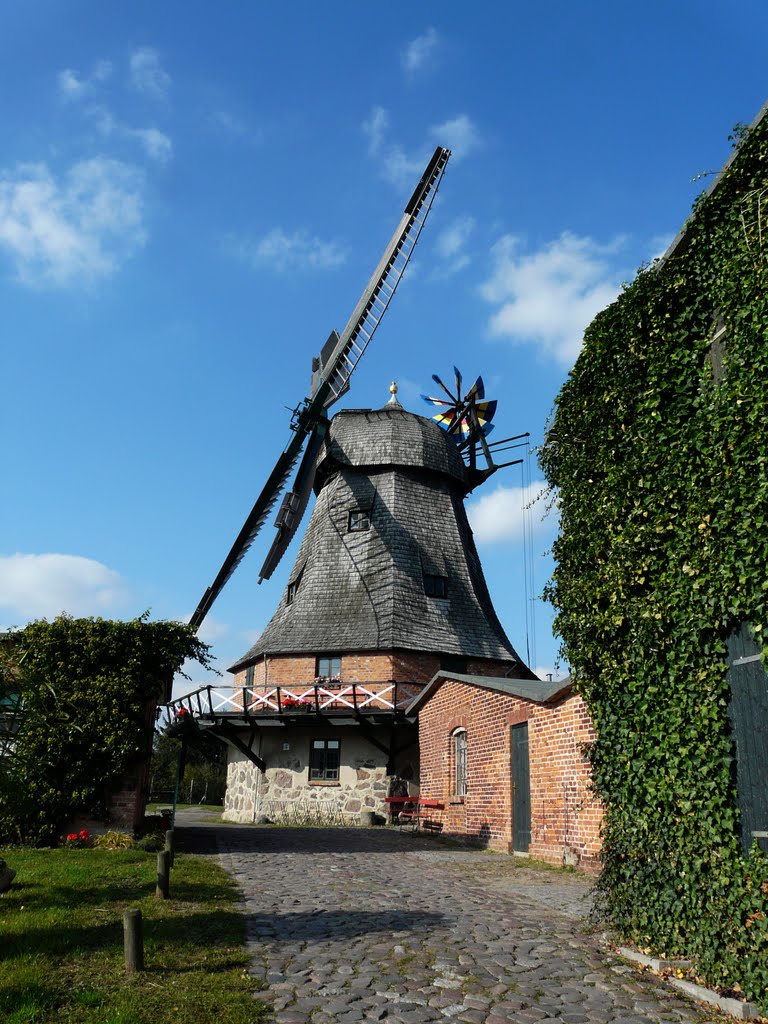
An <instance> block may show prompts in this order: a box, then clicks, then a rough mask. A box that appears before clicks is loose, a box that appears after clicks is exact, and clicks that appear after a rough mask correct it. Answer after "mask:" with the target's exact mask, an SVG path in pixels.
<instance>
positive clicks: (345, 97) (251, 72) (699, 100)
mask: <svg viewBox="0 0 768 1024" xmlns="http://www.w3.org/2000/svg"><path fill="white" fill-rule="evenodd" d="M2 9H3V31H2V33H1V34H0V80H1V81H2V89H0V109H1V110H2V123H3V141H2V144H0V317H2V328H3V329H2V383H3V387H2V402H1V403H0V408H1V409H2V413H1V414H0V415H1V417H2V419H1V420H0V423H1V425H2V436H3V439H4V452H3V473H2V481H3V496H2V502H1V503H0V627H2V626H9V625H20V624H22V623H23V622H25V621H28V620H29V619H31V618H38V617H41V616H47V617H51V616H53V615H55V614H57V613H58V612H60V611H62V610H66V611H68V612H70V613H71V614H74V615H91V614H92V615H104V616H107V617H132V616H134V615H137V614H140V613H141V612H143V611H144V610H145V609H150V610H151V615H152V617H155V618H184V617H186V616H188V615H189V614H190V613H191V612H192V610H193V609H194V607H195V606H196V604H197V602H198V600H199V598H200V597H201V595H202V593H203V591H204V589H205V587H206V586H207V585H208V584H209V583H210V582H211V580H212V579H213V576H214V575H215V573H216V571H217V569H218V567H219V565H220V564H221V561H222V560H223V558H224V555H225V554H226V552H227V551H228V549H229V546H230V544H231V542H232V540H233V539H234V536H235V535H236V533H237V531H238V530H239V528H240V526H241V524H242V521H243V520H244V518H245V516H246V514H247V512H248V511H249V510H250V507H251V505H252V503H253V500H254V498H255V496H256V494H257V493H258V492H259V490H260V489H261V486H262V483H263V480H264V479H265V477H266V474H267V473H268V472H269V470H270V469H271V467H272V465H273V464H274V461H275V460H276V458H277V456H278V455H279V453H280V451H281V450H282V448H283V446H284V445H285V443H286V442H287V440H288V437H289V430H288V423H289V419H290V414H289V412H288V411H287V410H288V409H289V408H292V407H294V406H295V405H296V404H297V403H298V402H299V401H300V400H301V399H302V398H303V397H304V395H305V394H306V393H307V390H308V385H309V374H310V362H311V357H312V356H313V355H314V354H316V353H317V352H318V351H319V349H320V347H321V345H322V344H323V342H324V341H325V339H326V338H327V336H328V334H329V332H330V330H331V329H332V328H334V327H335V328H337V329H341V328H342V327H343V326H344V324H345V323H346V320H347V318H348V316H349V314H350V312H351V311H352V309H353V307H354V305H355V303H356V301H357V298H358V297H359V294H360V292H361V290H362V287H363V286H364V284H365V282H366V281H367V279H368V276H369V275H370V273H371V271H372V269H373V267H374V266H375V264H376V262H377V260H378V258H379V256H380V254H381V251H382V249H383V248H384V245H385V244H386V242H387V241H388V239H389V237H390V234H391V232H392V230H393V229H394V226H395V224H396V223H397V221H398V219H399V216H400V213H401V211H402V208H403V205H404V203H405V201H406V200H407V198H408V197H409V195H410V193H411V191H412V189H413V187H414V185H415V183H416V181H417V180H418V177H419V175H420V173H421V171H422V169H423V167H424V165H425V164H426V161H427V159H428V157H429V155H430V154H431V152H432V150H433V149H434V147H435V145H436V144H441V145H444V146H447V147H449V148H451V149H452V151H453V156H452V159H451V161H450V163H449V166H448V170H447V172H446V176H445V179H444V182H443V185H442V187H441V189H440V193H439V196H438V199H437V201H436V204H435V206H434V208H433V211H432V214H431V217H430V221H429V223H428V224H427V227H426V229H425V231H424V234H423V235H422V240H421V241H420V243H419V246H418V248H417V250H416V253H415V256H414V259H413V261H412V264H411V266H410V268H409V270H408V272H407V274H406V277H405V278H404V280H403V283H402V285H401V287H400V289H399V290H398V294H397V296H396V298H395V300H394V302H393V304H392V306H391V307H390V310H389V312H388V314H387V316H386V318H385V320H384V321H383V323H382V326H381V327H380V329H379V331H378V333H377V335H376V337H375V339H374V341H373V342H372V344H371V347H370V349H369V351H368V352H367V353H366V355H365V357H364V359H363V361H362V362H361V364H360V367H359V369H358V370H357V372H356V374H355V376H354V378H353V383H352V391H351V393H350V394H349V395H348V396H347V397H346V398H345V399H344V400H343V404H344V405H346V406H347V407H365V406H379V405H382V404H383V403H384V402H385V401H386V399H387V398H388V390H387V389H388V386H389V382H390V380H392V379H393V378H394V379H396V380H397V381H398V384H399V386H400V392H399V396H398V397H399V398H400V400H401V402H402V404H403V405H405V406H406V407H407V408H410V409H412V410H413V411H415V412H426V411H427V407H426V406H423V405H422V403H421V402H420V400H419V398H418V395H419V393H420V392H422V391H428V390H432V389H433V386H432V383H431V374H432V373H438V374H440V375H441V376H450V374H451V367H452V366H453V365H454V364H456V365H457V366H459V367H460V368H461V370H462V371H463V373H464V376H465V379H466V378H471V379H474V376H476V375H477V374H482V375H483V376H484V378H485V381H486V390H487V393H488V396H489V397H492V398H497V399H498V401H499V410H498V413H497V417H496V422H497V424H498V426H497V431H498V434H497V436H505V435H506V434H516V433H520V432H522V431H525V430H528V431H530V432H531V435H532V444H534V445H535V444H537V443H539V442H540V441H541V438H542V435H543V431H544V428H545V423H546V420H547V417H548V415H549V413H550V411H551V408H552V403H553V400H554V398H555V395H556V394H557V391H558V388H559V386H560V385H561V383H562V381H563V380H564V378H565V376H566V374H567V372H568V370H569V368H570V366H571V365H572V363H573V360H574V358H575V356H576V354H577V353H578V349H579V340H580V335H581V331H582V329H583V327H584V326H585V324H586V323H588V322H589V320H590V319H591V317H592V316H593V315H594V314H595V313H596V312H597V311H598V310H599V309H600V308H602V307H603V306H604V305H605V304H607V303H608V302H609V301H611V299H612V298H613V297H614V296H615V295H616V293H617V291H618V289H619V287H620V285H621V282H622V281H625V280H628V279H630V278H631V277H632V276H633V275H634V273H635V270H636V268H637V267H638V266H639V265H640V264H641V263H644V262H646V261H648V260H650V259H652V258H653V257H654V256H655V255H658V254H659V253H660V252H661V251H663V249H664V248H665V246H666V244H667V243H668V242H669V240H670V239H671V238H672V236H673V235H674V234H675V233H676V231H677V230H678V228H679V227H680V226H681V224H682V222H683V221H684V220H685V218H686V216H687V214H688V211H689V210H690V206H691V203H692V201H693V199H694V198H695V196H696V195H697V194H698V192H700V191H701V190H702V189H703V188H704V187H706V185H707V183H708V181H709V180H710V179H708V178H707V177H704V178H698V180H692V179H694V178H697V176H699V175H702V174H705V175H706V174H708V173H709V172H713V171H716V170H717V169H718V168H719V167H720V166H721V165H722V163H723V162H724V161H725V159H726V158H727V156H728V153H729V151H730V143H729V142H728V135H729V134H730V132H731V130H732V128H733V126H734V125H735V124H736V123H737V122H744V121H747V122H748V121H750V120H751V119H752V118H753V117H754V115H755V114H756V112H757V110H758V109H759V107H760V106H761V104H762V103H763V101H764V100H765V98H766V85H765V74H764V68H765V53H764V40H765V38H766V31H767V30H768V8H766V6H765V4H764V3H762V2H761V3H757V2H755V3H751V2H738V0H737V2H734V3H732V4H730V5H727V6H726V5H724V4H721V3H713V2H708V0H700V2H696V3H693V2H687V0H676V2H669V0H666V2H659V0H649V2H648V3H646V4H644V5H642V6H641V7H638V6H637V5H629V4H617V3H616V2H615V0H613V2H612V3H607V2H602V0H598V2H593V3H587V4H586V5H585V4H582V5H578V6H577V5H573V4H570V3H565V2H560V0H551V2H550V3H548V4H541V5H538V6H535V5H530V4H526V5H523V4H513V3H509V2H508V3H489V2H488V3H486V2H477V3H475V4H473V5H471V6H470V5H468V4H464V3H458V2H452V3H448V4H445V3H441V4H434V3H429V2H427V3H422V4H419V5H418V6H416V5H412V4H406V3H401V2H399V0H395V2H392V3H390V4H388V5H386V8H374V7H370V8H366V7H365V6H364V5H352V4H350V3H329V4H324V5H318V4H309V3H302V2H299V3H295V4H293V5H291V7H290V9H289V8H288V7H287V6H285V5H280V4H276V3H271V2H264V3H260V4H252V3H244V2H232V3H229V4H226V5H224V4H220V5H215V6H214V5H211V4H207V3H201V2H189V0H187V2H185V3H180V2H176V0H168V2H166V3H163V4H156V3H152V4H149V3H141V2H138V3H133V4H130V5H128V4H117V3H98V4H97V3H91V2H68V3H60V2H46V3H44V2H37V0H27V2H26V3H25V4H23V5H22V4H12V3H8V2H6V3H3V4H2ZM532 476H533V480H534V493H537V487H536V481H537V480H540V474H539V473H538V471H537V470H536V468H535V465H534V467H533V472H532ZM522 483H523V480H522V476H521V473H520V471H519V470H518V469H517V468H511V469H505V470H502V471H500V472H499V473H498V474H497V475H496V476H495V477H493V479H492V480H490V481H489V482H488V483H487V484H486V485H485V486H484V487H483V488H481V489H480V490H479V491H478V492H477V494H476V495H475V496H474V497H473V498H472V499H471V501H470V503H469V508H470V516H471V519H472V522H473V526H474V529H475V532H476V536H477V539H478V546H479V549H480V554H481V557H482V559H483V562H484V566H485V569H486V575H487V577H488V582H489V586H490V588H491V592H492V595H493V598H494V601H495V603H496V606H497V610H498V612H499V615H500V617H501V619H502V621H503V622H504V624H505V626H506V628H507V631H508V633H509V635H510V637H511V639H512V641H513V643H514V644H515V646H516V647H517V648H518V650H519V651H520V652H521V653H523V654H524V655H525V654H526V652H528V653H529V654H530V659H531V662H532V664H533V665H534V666H536V667H538V668H540V669H541V670H542V671H550V670H552V669H553V668H554V667H555V664H556V659H557V640H556V639H555V638H553V637H552V634H551V623H550V620H551V615H550V613H549V611H548V609H547V608H546V606H544V605H543V604H542V603H541V602H540V601H536V602H534V604H535V607H536V614H535V637H534V635H533V633H532V631H531V629H530V628H529V629H528V631H527V635H526V625H525V600H524V588H523V547H522V544H521V540H520V524H521V514H520V508H521V504H522V500H521V499H522ZM533 522H534V527H535V532H534V555H535V557H534V564H535V588H536V591H540V590H541V588H542V587H543V585H544V583H545V581H546V578H547V575H548V573H549V572H550V569H551V566H550V563H549V560H548V557H547V554H546V552H547V550H548V548H549V546H550V544H551V542H552V538H553V535H554V531H555V530H556V525H557V524H556V521H555V519H554V517H553V516H552V515H550V516H549V517H546V518H542V516H541V514H540V512H539V510H538V507H537V508H535V509H534V510H533ZM272 536H273V531H272V526H271V525H268V526H266V527H265V528H264V529H263V531H262V533H261V534H260V536H259V538H258V539H257V541H256V543H255V545H254V548H253V549H252V551H251V553H250V554H249V556H247V557H246V560H245V561H244V563H243V564H242V565H241V567H240V569H239V570H238V572H237V573H236V575H235V577H234V578H233V579H232V581H231V582H230V584H229V585H228V587H227V588H226V590H225V591H224V593H223V594H222V595H221V597H220V598H219V600H218V602H217V603H216V604H215V605H214V608H213V610H212V612H211V613H210V616H209V619H208V620H207V621H206V623H205V624H204V627H203V630H202V634H201V635H202V636H203V637H204V638H205V639H208V640H209V641H211V642H212V643H213V645H214V652H215V653H216V654H217V656H218V658H219V667H220V668H221V669H222V670H223V669H226V667H227V666H228V665H229V664H230V663H231V662H232V661H233V660H234V659H235V658H236V657H238V656H239V655H241V654H242V653H243V652H244V651H245V650H246V649H247V647H248V646H249V645H250V644H251V643H252V642H253V640H254V639H255V637H256V636H257V635H258V633H259V632H260V630H261V629H262V628H263V626H264V625H265V624H266V622H267V620H268V619H269V616H270V615H271V612H272V610H273V609H274V606H275V604H276V603H277V601H278V599H279V596H280V594H281V591H282V587H283V586H284V583H285V578H286V574H287V572H288V570H289V568H290V565H291V562H292V555H293V551H290V552H289V554H288V556H287V557H286V558H285V559H284V560H283V563H282V564H281V566H280V569H279V570H278V572H277V573H276V574H275V576H274V577H273V578H272V580H271V581H270V582H268V583H264V584H262V585H261V586H260V587H259V586H257V579H258V570H259V568H260V566H261V562H262V560H263V557H264V554H265V553H266V550H267V548H268V547H269V544H270V543H271V540H272ZM534 641H535V642H534ZM202 678H203V677H202V676H201V675H200V673H199V672H198V673H195V676H194V679H195V681H196V682H197V681H202Z"/></svg>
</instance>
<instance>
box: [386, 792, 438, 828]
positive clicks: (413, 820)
mask: <svg viewBox="0 0 768 1024" xmlns="http://www.w3.org/2000/svg"><path fill="white" fill-rule="evenodd" d="M384 803H387V804H389V806H390V807H391V809H392V820H393V821H395V820H396V821H397V824H398V825H399V826H400V828H401V830H402V829H403V828H405V827H410V828H411V830H412V831H414V832H416V831H417V830H418V829H422V830H423V831H425V832H442V829H443V823H442V821H440V820H439V816H437V817H435V816H434V815H431V814H430V813H429V812H430V811H442V810H444V808H445V804H442V803H440V801H439V800H429V799H422V798H421V797H416V796H388V797H385V798H384Z"/></svg>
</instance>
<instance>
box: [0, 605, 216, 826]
mask: <svg viewBox="0 0 768 1024" xmlns="http://www.w3.org/2000/svg"><path fill="white" fill-rule="evenodd" d="M6 650H7V651H8V650H10V651H12V652H13V654H12V657H13V659H14V663H15V664H16V666H17V679H18V682H19V684H20V692H21V696H22V700H23V717H22V723H21V727H20V729H19V731H18V734H17V738H16V743H15V748H14V751H13V756H12V757H11V758H10V759H8V760H7V782H8V784H9V786H10V793H11V794H12V796H10V797H9V795H8V787H6V794H5V795H4V796H3V795H0V839H5V840H6V841H23V842H37V843H41V842H50V841H51V840H52V839H54V838H55V836H56V835H57V833H58V830H59V829H60V828H61V826H62V824H63V823H64V822H65V821H66V820H67V819H68V818H70V817H71V816H72V815H73V814H74V813H77V812H83V813H85V814H87V815H90V816H91V817H94V818H97V819H104V818H105V817H106V815H107V813H108V804H109V790H110V785H114V783H115V782H116V781H117V779H118V778H119V777H120V776H121V775H122V774H123V773H124V772H126V771H127V770H128V769H130V768H131V767H132V766H135V765H136V764H137V763H139V762H141V761H145V760H146V758H147V757H148V756H149V752H150V749H151V741H152V732H153V725H154V708H155V706H156V704H157V702H158V700H163V699H166V697H167V695H168V693H169V691H170V686H171V682H172V679H173V676H174V674H175V673H176V672H178V671H180V669H181V667H182V665H183V664H184V662H185V661H187V660H193V661H197V662H199V663H200V664H201V665H203V667H206V668H207V667H208V666H209V655H208V650H209V649H208V646H207V645H206V644H204V643H203V642H202V641H201V640H199V639H198V638H197V636H196V635H195V633H194V631H193V630H192V628H191V627H190V626H187V625H184V624H182V623H178V622H149V621H148V619H147V615H143V616H140V617H139V618H137V619H133V620H132V621H130V622H116V621H110V620H106V619H98V618H83V619H74V618H71V617H69V616H65V615H62V616H59V617H58V618H56V619H54V620H53V621H52V622H48V621H46V620H45V619H43V620H40V621H37V622H32V623H30V624H29V625H27V626H25V627H24V628H23V629H20V630H16V631H14V632H13V633H11V634H8V637H7V639H6ZM5 675H6V680H7V677H8V670H7V669H6V673H5ZM5 685H6V686H8V683H7V681H6V684H5ZM19 799H21V802H22V804H23V806H20V804H19Z"/></svg>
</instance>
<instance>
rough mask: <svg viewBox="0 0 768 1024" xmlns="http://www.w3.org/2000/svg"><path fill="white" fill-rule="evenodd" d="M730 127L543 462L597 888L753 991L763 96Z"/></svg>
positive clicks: (767, 398) (763, 367) (766, 477)
mask: <svg viewBox="0 0 768 1024" xmlns="http://www.w3.org/2000/svg"><path fill="white" fill-rule="evenodd" d="M738 135H739V143H738V148H737V151H736V155H735V159H734V160H733V161H732V163H731V164H730V166H728V167H727V168H726V170H725V171H724V173H723V175H722V177H721V179H720V180H719V182H718V183H717V185H716V187H715V188H714V189H713V190H712V191H711V193H710V194H708V195H705V196H703V197H702V198H701V199H700V200H699V201H698V202H697V204H696V206H695V208H694V213H693V216H692V218H691V220H690V221H689V223H688V226H687V230H686V232H685V235H684V236H683V238H682V240H681V241H680V242H679V243H678V245H677V246H676V247H675V248H674V250H673V251H672V253H671V255H670V256H669V258H667V259H666V260H665V261H664V262H663V263H661V264H660V265H656V266H652V267H650V268H648V269H645V270H642V271H641V272H640V273H639V274H638V275H637V278H636V279H635V281H634V282H633V283H632V284H631V285H629V286H628V287H627V288H626V289H625V290H624V291H623V293H622V294H621V296H620V297H619V299H618V300H617V301H616V302H615V303H614V304H613V305H611V306H610V307H609V308H608V309H606V310H605V311H604V312H603V313H601V314H600V315H599V316H598V317H597V318H596V319H595V320H594V321H593V323H592V324H591V325H590V327H589V328H588V329H587V332H586V334H585V339H584V348H583V350H582V352H581V355H580V356H579V359H578V361H577V362H576V365H575V366H574V368H573V370H572V372H571V374H570V376H569V378H568V380H567V382H566V383H565V385H564V386H563V389H562V391H561V393H560V395H559V396H558V399H557V402H556V405H555V411H554V415H553V419H552V422H551V426H550V430H549V432H548V436H547V440H546V443H545V445H544V447H543V450H542V453H541V464H542V467H543V469H544V472H545V474H546V476H547V479H548V481H549V484H550V485H551V487H552V488H553V489H555V491H556V493H557V495H558V502H559V507H560V515H561V533H560V536H559V538H558V540H557V542H556V544H555V557H556V570H555V574H554V578H553V583H552V585H551V588H550V593H549V596H550V598H551V600H552V602H553V603H554V605H555V608H556V616H557V617H556V628H557V630H558V632H559V634H560V636H561V638H562V644H563V653H564V656H565V657H566V658H567V660H568V662H569V663H570V665H571V668H572V671H573V674H574V677H575V679H576V681H577V685H578V687H579V689H580V691H581V693H582V694H583V695H584V697H585V698H586V701H587V703H588V706H589V708H590V712H591V714H592V717H593V721H594V724H595V727H596V730H597V735H598V738H597V741H596V742H595V744H594V746H593V748H592V750H591V763H592V769H593V777H594V785H595V787H596V790H597V793H598V794H599V796H600V798H601V799H602V801H603V803H604V805H605V808H606V818H605V829H604V848H603V851H604V852H603V872H602V876H601V880H600V883H599V885H600V893H601V900H602V905H603V908H604V910H605V911H606V913H607V914H608V915H609V917H610V918H611V919H612V920H613V923H614V924H615V925H616V927H617V928H618V929H619V930H620V932H622V933H623V934H624V935H625V936H626V937H629V938H631V939H633V940H634V941H635V942H637V943H638V944H639V945H640V946H642V947H650V948H652V949H653V950H655V951H656V952H659V953H666V954H669V955H672V954H675V955H687V956H692V957H694V958H695V962H696V965H697V969H698V971H699V973H700V974H701V975H702V976H703V977H705V978H706V979H707V980H708V981H709V982H710V983H714V984H716V985H719V986H724V987H729V986H730V987H735V986H739V987H740V988H741V989H742V990H743V992H744V993H745V994H746V995H747V997H748V998H750V999H753V1000H755V1001H757V1002H758V1003H759V1004H760V1005H761V1006H762V1007H763V1009H764V1011H765V1010H767V1009H768V858H767V857H766V855H765V854H764V853H761V852H760V850H759V849H758V848H757V845H756V844H755V845H753V847H752V849H751V851H750V852H749V853H746V852H745V851H744V849H743V848H742V844H741V842H740V838H739V812H738V805H737V799H736V787H735V779H736V774H735V746H734V741H733V736H732V734H731V730H730V726H729V713H728V711H729V708H728V705H729V700H730V699H731V696H730V690H729V685H728V678H727V675H726V638H727V637H728V636H729V635H730V634H731V633H732V631H733V630H734V629H735V628H736V627H738V625H739V624H741V623H749V624H750V625H751V628H752V632H753V634H754V636H755V639H756V640H757V642H758V643H759V644H760V645H761V646H762V647H763V649H765V646H766V632H767V631H768V443H767V437H768V435H767V433H766V425H767V424H768V117H764V118H763V119H762V120H761V121H758V122H757V123H756V124H755V125H753V127H752V128H751V129H750V130H749V131H748V132H746V131H743V130H742V131H740V132H739V133H738ZM721 327H725V332H724V333H723V334H721V335H720V341H721V342H722V344H718V342H717V341H716V342H715V343H714V344H713V341H712V340H713V337H714V336H715V335H716V334H717V333H718V331H719V330H720V328H721ZM766 784H768V779H766Z"/></svg>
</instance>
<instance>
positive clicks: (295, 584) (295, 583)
mask: <svg viewBox="0 0 768 1024" xmlns="http://www.w3.org/2000/svg"><path fill="white" fill-rule="evenodd" d="M303 575H304V570H303V569H302V570H301V572H300V573H299V575H298V576H294V578H293V579H292V580H291V582H290V583H289V584H288V590H287V591H286V593H285V603H286V604H293V599H294V597H296V592H297V591H298V589H299V585H300V584H301V577H302V576H303Z"/></svg>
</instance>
